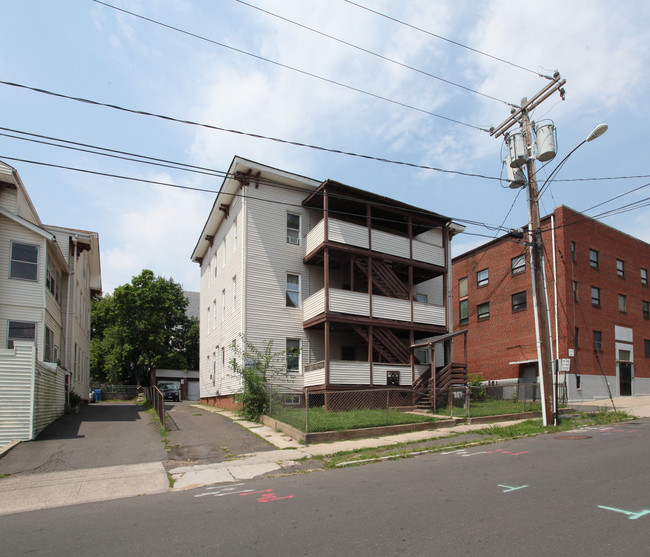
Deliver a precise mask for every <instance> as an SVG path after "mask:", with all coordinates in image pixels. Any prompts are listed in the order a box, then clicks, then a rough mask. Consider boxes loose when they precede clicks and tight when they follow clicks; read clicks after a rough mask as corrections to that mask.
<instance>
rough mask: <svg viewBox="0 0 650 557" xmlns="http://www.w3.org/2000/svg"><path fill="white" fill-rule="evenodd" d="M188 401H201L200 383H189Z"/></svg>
mask: <svg viewBox="0 0 650 557" xmlns="http://www.w3.org/2000/svg"><path fill="white" fill-rule="evenodd" d="M187 400H199V382H198V381H188V382H187Z"/></svg>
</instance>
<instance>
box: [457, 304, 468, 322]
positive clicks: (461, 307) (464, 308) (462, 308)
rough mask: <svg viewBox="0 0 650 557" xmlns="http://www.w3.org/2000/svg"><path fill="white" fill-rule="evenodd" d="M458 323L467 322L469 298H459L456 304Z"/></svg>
mask: <svg viewBox="0 0 650 557" xmlns="http://www.w3.org/2000/svg"><path fill="white" fill-rule="evenodd" d="M458 316H459V319H458V324H459V325H466V324H467V323H469V300H467V299H465V300H461V301H460V302H459V304H458Z"/></svg>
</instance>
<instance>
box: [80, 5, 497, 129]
mask: <svg viewBox="0 0 650 557" xmlns="http://www.w3.org/2000/svg"><path fill="white" fill-rule="evenodd" d="M92 1H93V2H95V3H97V4H101V5H102V6H106V7H107V8H111V9H113V10H116V11H118V12H122V13H125V14H128V15H131V16H133V17H136V18H139V19H142V20H143V21H147V22H149V23H153V24H154V25H159V26H161V27H165V28H166V29H170V30H172V31H176V32H177V33H182V34H184V35H187V36H190V37H193V38H195V39H199V40H202V41H205V42H208V43H210V44H213V45H216V46H220V47H222V48H225V49H228V50H231V51H233V52H238V53H239V54H244V55H245V56H250V57H251V58H255V59H257V60H260V61H263V62H266V63H269V64H273V65H275V66H278V67H281V68H284V69H287V70H291V71H293V72H297V73H299V74H302V75H305V76H308V77H312V78H314V79H318V80H320V81H323V82H325V83H330V84H332V85H336V86H338V87H343V88H345V89H348V90H350V91H355V92H357V93H361V94H363V95H367V96H369V97H373V98H375V99H378V100H382V101H386V102H389V103H391V104H395V105H397V106H401V107H402V108H407V109H409V110H414V111H416V112H420V113H422V114H427V115H429V116H434V117H435V118H440V119H442V120H445V121H447V122H452V123H454V124H458V125H461V126H466V127H468V128H472V129H476V130H479V131H484V132H489V130H487V129H485V128H482V127H480V126H477V125H473V124H468V123H467V122H463V121H461V120H457V119H455V118H451V117H449V116H444V115H442V114H438V113H436V112H431V111H429V110H426V109H424V108H419V107H416V106H413V105H410V104H407V103H404V102H401V101H397V100H394V99H390V98H388V97H384V96H383V95H379V94H377V93H372V92H370V91H366V90H365V89H361V88H359V87H354V86H353V85H349V84H346V83H342V82H340V81H336V80H334V79H330V78H327V77H323V76H320V75H317V74H315V73H312V72H308V71H306V70H301V69H300V68H296V67H294V66H289V65H288V64H283V63H282V62H278V61H276V60H271V59H270V58H266V57H264V56H261V55H259V54H254V53H252V52H248V51H246V50H243V49H241V48H236V47H234V46H230V45H227V44H225V43H222V42H219V41H215V40H213V39H209V38H207V37H203V36H201V35H198V34H196V33H192V32H190V31H186V30H184V29H181V28H179V27H175V26H173V25H169V24H167V23H163V22H161V21H158V20H155V19H153V18H150V17H146V16H143V15H141V14H138V13H136V12H133V11H129V10H125V9H124V8H119V7H117V6H114V5H112V4H109V3H107V2H102V1H101V0H92Z"/></svg>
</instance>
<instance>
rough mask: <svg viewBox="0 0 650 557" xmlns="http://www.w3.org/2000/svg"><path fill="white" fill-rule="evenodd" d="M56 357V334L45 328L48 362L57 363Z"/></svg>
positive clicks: (46, 359) (45, 358) (46, 358)
mask: <svg viewBox="0 0 650 557" xmlns="http://www.w3.org/2000/svg"><path fill="white" fill-rule="evenodd" d="M55 359H56V358H55V357H54V332H53V331H52V329H50V328H49V327H47V326H46V327H45V357H44V358H43V360H44V361H46V362H53V361H55Z"/></svg>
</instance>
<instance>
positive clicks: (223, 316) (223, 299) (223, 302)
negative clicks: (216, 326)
mask: <svg viewBox="0 0 650 557" xmlns="http://www.w3.org/2000/svg"><path fill="white" fill-rule="evenodd" d="M225 319H226V289H225V288H224V289H223V290H222V291H221V322H222V323H223V322H224V320H225Z"/></svg>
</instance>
